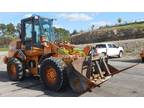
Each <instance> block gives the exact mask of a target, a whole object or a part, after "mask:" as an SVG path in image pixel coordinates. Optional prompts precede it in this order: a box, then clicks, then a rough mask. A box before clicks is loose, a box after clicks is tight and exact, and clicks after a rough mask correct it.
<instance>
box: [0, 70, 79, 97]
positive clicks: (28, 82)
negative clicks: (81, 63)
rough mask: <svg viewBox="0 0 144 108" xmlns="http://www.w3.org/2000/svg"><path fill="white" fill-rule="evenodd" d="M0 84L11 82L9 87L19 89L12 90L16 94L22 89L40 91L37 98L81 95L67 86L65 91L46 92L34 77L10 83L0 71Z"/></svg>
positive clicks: (4, 72)
mask: <svg viewBox="0 0 144 108" xmlns="http://www.w3.org/2000/svg"><path fill="white" fill-rule="evenodd" d="M0 82H5V83H6V82H11V83H10V85H15V86H18V87H20V88H18V89H14V90H13V91H12V92H17V91H20V90H22V89H31V90H37V91H42V92H43V93H42V94H40V95H37V97H39V96H46V95H47V96H54V97H77V96H80V95H81V94H77V93H75V92H73V91H72V89H71V88H70V87H69V86H67V87H66V88H65V89H63V90H61V91H58V92H52V91H48V90H46V88H45V87H44V85H43V84H42V82H41V81H40V80H38V79H36V78H34V77H27V78H25V79H24V80H23V81H17V82H12V81H9V78H8V76H7V72H6V71H0Z"/></svg>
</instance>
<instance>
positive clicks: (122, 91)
mask: <svg viewBox="0 0 144 108" xmlns="http://www.w3.org/2000/svg"><path fill="white" fill-rule="evenodd" d="M5 54H6V53H0V56H1V57H0V96H12V97H13V96H16V97H31V96H32V97H41V96H44V97H47V96H48V97H49V96H55V97H73V96H75V97H77V96H84V97H104V96H106V97H113V96H114V97H115V96H116V97H117V96H118V97H120V96H144V64H143V63H141V61H140V60H139V59H138V58H136V57H123V58H120V59H119V58H112V59H110V61H109V63H110V64H112V65H113V66H115V67H117V68H118V69H120V70H121V69H124V68H127V67H130V66H133V65H135V66H134V67H131V68H129V69H127V70H125V71H123V72H121V73H119V74H117V75H114V76H113V77H112V78H111V79H109V80H108V81H106V82H104V83H103V84H101V86H100V87H95V88H93V89H92V91H91V92H86V93H83V94H77V93H74V92H73V91H72V90H71V89H70V87H67V88H66V89H65V90H63V91H60V92H51V91H48V90H46V89H45V87H44V86H43V85H42V84H41V82H40V81H39V80H37V79H34V78H26V79H25V80H24V81H21V82H12V81H9V79H8V76H7V72H6V65H4V64H3V63H2V59H1V58H2V57H3V55H5Z"/></svg>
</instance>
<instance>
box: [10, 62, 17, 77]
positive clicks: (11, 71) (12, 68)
mask: <svg viewBox="0 0 144 108" xmlns="http://www.w3.org/2000/svg"><path fill="white" fill-rule="evenodd" d="M10 75H11V76H12V77H16V65H15V64H12V65H11V67H10Z"/></svg>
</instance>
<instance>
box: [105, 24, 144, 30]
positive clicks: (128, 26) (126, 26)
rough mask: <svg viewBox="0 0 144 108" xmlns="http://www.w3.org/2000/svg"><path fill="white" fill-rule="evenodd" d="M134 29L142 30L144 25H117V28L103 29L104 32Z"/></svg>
mask: <svg viewBox="0 0 144 108" xmlns="http://www.w3.org/2000/svg"><path fill="white" fill-rule="evenodd" d="M134 28H137V29H141V28H142V29H144V23H138V24H128V25H119V26H113V27H109V28H104V29H106V30H113V29H118V30H125V29H134Z"/></svg>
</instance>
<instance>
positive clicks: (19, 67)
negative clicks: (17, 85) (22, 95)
mask: <svg viewBox="0 0 144 108" xmlns="http://www.w3.org/2000/svg"><path fill="white" fill-rule="evenodd" d="M7 72H8V77H9V79H10V80H12V81H19V80H22V78H23V76H24V70H23V64H22V62H21V61H20V60H19V59H17V58H10V59H9V60H8V64H7Z"/></svg>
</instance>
